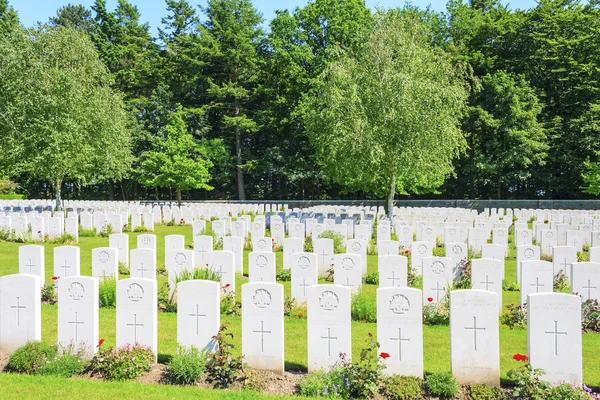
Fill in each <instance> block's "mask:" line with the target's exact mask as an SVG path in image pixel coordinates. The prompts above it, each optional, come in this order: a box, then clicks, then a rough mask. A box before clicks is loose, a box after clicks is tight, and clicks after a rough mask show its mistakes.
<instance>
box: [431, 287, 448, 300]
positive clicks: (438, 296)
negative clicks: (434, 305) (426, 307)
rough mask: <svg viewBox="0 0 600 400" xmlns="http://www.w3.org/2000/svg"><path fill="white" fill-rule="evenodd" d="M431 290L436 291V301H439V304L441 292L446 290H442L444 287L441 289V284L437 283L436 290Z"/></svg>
mask: <svg viewBox="0 0 600 400" xmlns="http://www.w3.org/2000/svg"><path fill="white" fill-rule="evenodd" d="M431 290H433V291H435V298H436V301H438V302H439V301H440V292H444V291H445V289H444V288H442V287H440V282H436V283H435V287H434V288H431Z"/></svg>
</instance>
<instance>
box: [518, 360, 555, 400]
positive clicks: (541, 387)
mask: <svg viewBox="0 0 600 400" xmlns="http://www.w3.org/2000/svg"><path fill="white" fill-rule="evenodd" d="M544 374H545V372H544V370H543V369H539V368H536V369H534V368H533V367H532V366H531V364H529V363H524V364H523V365H522V366H521V367H520V368H516V369H511V370H510V371H508V373H507V375H508V377H509V378H510V379H512V380H513V381H514V383H515V387H514V391H513V395H514V397H515V399H523V400H525V399H531V400H542V399H546V398H547V396H548V394H549V393H550V390H551V388H552V385H551V384H550V383H548V382H545V381H543V380H540V376H542V375H544Z"/></svg>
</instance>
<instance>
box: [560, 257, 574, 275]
mask: <svg viewBox="0 0 600 400" xmlns="http://www.w3.org/2000/svg"><path fill="white" fill-rule="evenodd" d="M560 265H561V267H563V269H562V270H563V272H564V273H565V274H566V273H567V267H570V266H571V265H572V264H568V263H567V258H566V257H565V259H564V260H563V262H562V263H560Z"/></svg>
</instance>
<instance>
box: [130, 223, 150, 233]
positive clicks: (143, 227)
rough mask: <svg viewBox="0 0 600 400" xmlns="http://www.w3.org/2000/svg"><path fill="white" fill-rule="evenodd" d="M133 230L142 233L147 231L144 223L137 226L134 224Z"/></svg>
mask: <svg viewBox="0 0 600 400" xmlns="http://www.w3.org/2000/svg"><path fill="white" fill-rule="evenodd" d="M133 231H134V232H139V233H143V232H148V228H146V227H145V226H144V225H139V226H136V227H135V228H134V229H133Z"/></svg>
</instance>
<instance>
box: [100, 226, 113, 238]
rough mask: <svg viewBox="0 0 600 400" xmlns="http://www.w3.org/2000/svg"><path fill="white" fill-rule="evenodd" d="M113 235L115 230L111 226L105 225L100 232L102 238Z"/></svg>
mask: <svg viewBox="0 0 600 400" xmlns="http://www.w3.org/2000/svg"><path fill="white" fill-rule="evenodd" d="M112 233H113V229H112V225H111V224H104V226H103V227H102V229H101V230H100V236H102V237H109V236H110V235H112Z"/></svg>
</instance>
